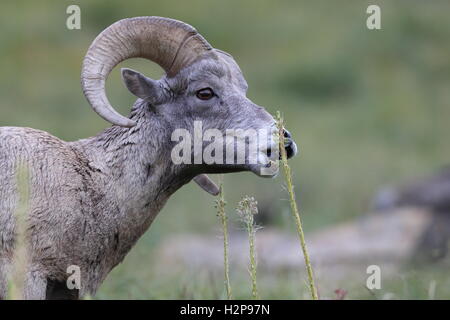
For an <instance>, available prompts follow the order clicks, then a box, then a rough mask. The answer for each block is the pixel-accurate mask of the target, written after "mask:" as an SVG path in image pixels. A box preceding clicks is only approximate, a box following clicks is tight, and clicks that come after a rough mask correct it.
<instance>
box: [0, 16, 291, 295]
mask: <svg viewBox="0 0 450 320" xmlns="http://www.w3.org/2000/svg"><path fill="white" fill-rule="evenodd" d="M134 57H142V58H146V59H148V60H151V61H153V62H156V63H157V64H158V65H160V66H161V67H162V68H163V69H164V71H165V72H166V73H165V75H164V76H163V77H162V78H161V79H160V80H152V79H149V78H147V77H145V76H144V75H142V74H140V73H138V72H136V71H133V70H130V69H122V78H123V80H124V83H125V85H126V87H127V88H128V89H129V91H130V92H131V93H133V94H134V95H135V96H137V97H138V99H137V101H136V102H135V104H134V105H133V107H132V111H131V114H130V117H129V118H126V117H124V116H121V115H120V114H119V113H117V112H116V111H115V110H114V109H113V108H112V107H111V105H110V103H109V101H108V99H107V97H106V94H105V82H106V79H107V77H108V74H109V73H110V72H111V70H112V69H113V68H114V67H115V66H116V65H117V64H118V63H120V62H122V61H124V60H126V59H128V58H134ZM81 83H82V87H83V92H84V95H85V96H86V98H87V100H88V101H89V103H90V105H91V106H92V108H93V109H94V111H95V112H97V113H98V114H99V115H100V116H101V117H102V118H104V119H105V120H107V121H109V122H110V123H112V124H113V126H112V127H110V128H108V129H106V130H104V131H103V132H101V133H99V134H98V135H96V136H94V137H91V138H88V139H83V140H80V141H76V142H64V141H61V140H60V139H58V138H56V137H54V136H52V135H50V134H48V133H46V132H42V131H38V130H34V129H29V128H17V127H2V128H0V181H1V185H0V299H2V298H3V299H4V298H5V296H6V287H7V282H8V280H7V279H8V278H9V274H11V271H12V270H11V269H12V265H13V261H12V260H13V251H14V246H15V245H14V243H15V239H16V238H17V224H16V218H15V210H16V208H17V206H18V203H19V200H18V198H19V195H18V186H17V179H16V172H17V165H18V163H22V164H25V165H26V166H27V167H28V172H29V186H30V188H29V189H30V196H29V199H28V209H27V219H26V233H25V237H26V248H27V253H28V263H27V271H26V274H25V276H24V277H25V280H24V290H23V297H24V298H25V299H52V298H79V297H83V296H84V295H86V294H95V292H96V290H97V289H98V287H99V286H100V284H101V283H102V281H103V280H104V279H105V277H106V276H107V274H108V273H109V272H110V271H111V270H112V269H113V268H114V267H115V266H116V265H117V264H118V263H120V262H121V261H122V260H123V259H124V257H125V255H126V254H127V253H128V252H129V251H130V249H131V248H132V247H133V245H134V244H135V243H136V241H137V240H138V239H139V237H141V236H142V234H143V233H144V232H145V231H146V230H147V229H148V228H149V226H150V225H151V223H152V221H153V220H154V219H155V216H156V215H157V213H158V212H159V211H160V210H161V208H162V207H163V206H164V204H165V202H166V201H167V199H168V198H169V197H170V196H171V195H172V194H173V193H174V192H175V191H176V190H177V189H179V188H180V187H181V186H183V185H184V184H187V183H188V182H190V181H191V180H193V179H194V180H195V181H196V182H197V183H198V184H199V185H200V186H201V187H203V188H204V189H205V190H206V191H208V192H210V193H213V194H215V193H217V187H216V186H215V185H214V184H213V183H212V181H211V180H209V178H208V177H207V176H206V175H205V174H207V173H228V172H238V171H253V172H255V173H257V174H258V172H259V169H260V168H261V167H263V166H264V164H257V165H254V164H252V165H250V164H247V163H246V164H239V165H238V164H236V165H233V164H231V165H230V164H206V163H200V164H174V163H173V161H171V149H172V148H173V146H174V144H175V143H174V142H173V141H172V140H171V133H172V132H173V131H174V129H176V128H187V130H189V131H191V132H192V130H193V126H194V125H193V123H194V121H196V120H199V121H202V123H203V129H206V128H217V129H218V130H220V131H221V132H225V130H226V129H227V128H241V129H249V128H253V129H255V130H257V129H261V128H264V129H268V130H272V131H274V130H276V129H275V125H274V124H275V121H274V119H273V117H272V116H271V115H270V114H269V113H268V112H266V111H265V110H264V108H262V107H260V106H257V105H256V104H254V103H252V102H251V101H250V100H249V99H247V98H246V90H247V83H246V81H245V79H244V78H243V76H242V73H241V71H240V69H239V67H238V65H237V64H236V62H235V61H234V59H233V58H232V57H231V56H230V55H229V54H227V53H225V52H223V51H220V50H217V49H214V48H212V47H211V46H210V44H209V43H208V42H207V41H206V40H205V39H204V38H203V37H202V36H201V35H200V34H199V33H197V31H196V30H195V29H194V28H193V27H191V26H190V25H187V24H185V23H183V22H180V21H176V20H172V19H168V18H161V17H136V18H128V19H124V20H121V21H118V22H116V23H114V24H113V25H111V26H109V27H108V28H107V29H105V30H104V31H103V32H102V33H101V34H100V35H99V36H98V37H97V38H96V39H95V40H94V42H93V43H92V45H91V46H90V48H89V49H88V52H87V54H86V57H85V59H84V62H83V67H82V74H81ZM284 135H285V136H286V137H287V139H286V141H287V143H286V150H287V153H288V155H289V156H292V155H294V154H295V153H296V150H297V147H296V145H295V143H294V142H293V140H292V139H291V137H290V134H289V133H288V132H287V131H285V133H284ZM273 147H274V143H272V145H270V144H269V147H268V148H266V149H265V150H258V156H259V157H264V158H265V159H266V160H267V161H269V159H272V158H273V154H274V153H273V152H271V148H273ZM266 166H267V163H266ZM71 265H76V266H79V267H80V270H81V288H80V289H79V290H69V289H68V288H67V286H66V280H67V277H68V274H67V268H68V266H71Z"/></svg>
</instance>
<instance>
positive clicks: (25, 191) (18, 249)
mask: <svg viewBox="0 0 450 320" xmlns="http://www.w3.org/2000/svg"><path fill="white" fill-rule="evenodd" d="M16 172H17V173H16V181H17V197H18V198H17V208H16V210H15V212H14V215H15V218H16V241H15V246H14V258H13V268H12V274H11V279H10V281H9V283H8V299H10V300H21V299H23V290H24V283H25V273H26V270H27V265H28V255H27V245H26V235H25V233H26V229H27V227H26V216H27V213H28V209H29V194H30V190H29V183H30V182H29V170H28V167H27V166H26V165H24V164H23V163H18V164H17V167H16Z"/></svg>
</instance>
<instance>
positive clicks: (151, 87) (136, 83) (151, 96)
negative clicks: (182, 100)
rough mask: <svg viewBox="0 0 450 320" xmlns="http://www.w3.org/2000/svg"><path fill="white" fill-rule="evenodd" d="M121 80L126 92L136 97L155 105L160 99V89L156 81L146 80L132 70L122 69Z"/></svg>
mask: <svg viewBox="0 0 450 320" xmlns="http://www.w3.org/2000/svg"><path fill="white" fill-rule="evenodd" d="M121 71H122V80H123V82H124V83H125V86H126V87H127V88H128V90H129V91H130V92H131V93H132V94H134V95H135V96H136V97H138V98H141V99H143V100H146V101H148V102H151V103H155V102H157V101H159V100H160V98H161V90H162V89H161V87H160V86H159V84H158V81H156V80H153V79H150V78H147V77H146V76H144V75H143V74H141V73H139V72H137V71H134V70H132V69H127V68H122V70H121Z"/></svg>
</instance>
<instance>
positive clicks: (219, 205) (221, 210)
mask: <svg viewBox="0 0 450 320" xmlns="http://www.w3.org/2000/svg"><path fill="white" fill-rule="evenodd" d="M219 190H220V191H219V199H218V200H216V201H215V202H216V205H215V207H216V209H217V216H218V217H219V219H220V223H221V224H222V234H223V267H224V277H225V281H224V282H225V289H226V292H227V298H228V300H231V299H233V296H232V293H231V285H230V264H229V261H228V217H227V214H226V212H225V205H226V201H225V196H224V191H223V175H220V178H219Z"/></svg>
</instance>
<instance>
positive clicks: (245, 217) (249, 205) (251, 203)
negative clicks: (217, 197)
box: [236, 196, 259, 299]
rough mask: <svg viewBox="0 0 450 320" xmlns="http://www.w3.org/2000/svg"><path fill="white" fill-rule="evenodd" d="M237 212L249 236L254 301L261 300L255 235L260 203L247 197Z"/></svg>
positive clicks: (239, 205) (241, 202)
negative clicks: (257, 275) (257, 277)
mask: <svg viewBox="0 0 450 320" xmlns="http://www.w3.org/2000/svg"><path fill="white" fill-rule="evenodd" d="M236 211H237V213H238V216H239V217H240V218H241V220H242V222H243V223H244V225H245V230H246V231H247V235H248V241H249V255H250V265H249V272H250V278H251V281H252V297H253V299H259V294H258V284H257V281H256V264H257V260H256V250H255V234H256V231H257V226H256V225H255V222H254V216H255V214H258V203H257V202H256V200H255V199H254V198H253V197H249V196H245V197H244V198H242V200H241V201H239V204H238V207H237V209H236Z"/></svg>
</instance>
